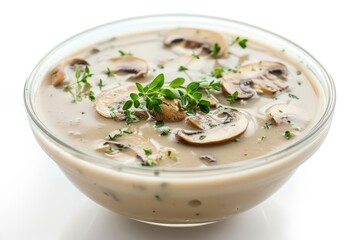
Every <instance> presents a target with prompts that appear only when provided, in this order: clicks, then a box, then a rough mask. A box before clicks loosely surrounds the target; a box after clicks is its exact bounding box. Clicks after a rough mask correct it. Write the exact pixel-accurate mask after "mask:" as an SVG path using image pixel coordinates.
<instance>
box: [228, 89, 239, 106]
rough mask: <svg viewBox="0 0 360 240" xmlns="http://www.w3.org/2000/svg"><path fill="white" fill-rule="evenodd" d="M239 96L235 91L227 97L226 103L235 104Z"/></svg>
mask: <svg viewBox="0 0 360 240" xmlns="http://www.w3.org/2000/svg"><path fill="white" fill-rule="evenodd" d="M238 95H239V93H238V91H235V92H234V93H233V94H231V95H228V96H226V101H228V102H229V103H233V102H235V100H236V99H237V98H238Z"/></svg>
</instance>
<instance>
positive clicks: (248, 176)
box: [24, 15, 335, 226]
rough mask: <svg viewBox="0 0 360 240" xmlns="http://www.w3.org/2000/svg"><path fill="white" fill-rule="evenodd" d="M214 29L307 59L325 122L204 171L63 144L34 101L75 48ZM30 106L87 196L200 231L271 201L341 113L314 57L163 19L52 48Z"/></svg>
mask: <svg viewBox="0 0 360 240" xmlns="http://www.w3.org/2000/svg"><path fill="white" fill-rule="evenodd" d="M179 26H182V27H193V28H208V29H213V30H215V31H216V30H218V31H222V32H229V33H235V34H236V35H240V36H248V37H249V38H251V39H254V40H256V41H259V42H263V43H265V44H266V45H269V46H272V47H274V48H277V49H286V54H287V55H288V56H289V57H292V58H294V59H297V60H301V61H303V62H304V63H305V64H306V65H307V68H308V69H309V71H308V72H307V74H309V75H310V76H311V77H312V78H313V79H314V80H315V82H316V85H317V88H318V89H317V90H318V95H319V97H320V98H321V99H322V101H323V108H320V110H319V111H321V113H320V118H319V121H318V122H317V123H316V124H315V125H314V126H313V128H312V129H311V130H310V131H308V132H307V133H306V134H305V135H303V136H302V137H301V138H299V139H298V140H297V141H296V142H294V143H293V144H292V145H290V146H289V147H287V148H286V149H282V150H279V151H278V152H276V153H273V154H271V155H267V156H264V157H259V158H254V159H249V160H246V161H241V162H237V163H233V164H229V165H221V166H214V167H211V168H206V169H199V168H186V169H185V168H184V169H179V168H157V167H155V168H143V167H134V166H126V165H123V164H121V163H118V162H115V161H112V160H109V159H106V158H100V157H95V156H91V155H89V154H87V153H85V152H80V151H78V150H77V149H75V148H73V147H72V146H70V145H68V144H67V143H66V142H62V141H60V140H59V139H58V138H57V137H56V134H55V133H53V132H51V131H49V130H48V129H47V127H46V124H44V122H43V121H42V120H41V119H40V118H39V117H38V115H37V112H36V106H35V105H34V102H35V101H34V100H35V97H36V91H37V88H38V86H39V84H40V83H41V81H42V80H43V76H44V75H45V74H46V72H47V71H49V69H50V68H51V67H52V66H53V65H54V64H55V63H57V62H58V61H59V60H61V59H62V58H64V57H66V56H68V55H70V54H72V53H73V52H75V51H76V50H79V49H83V48H84V47H86V46H89V45H91V44H95V43H97V42H99V41H102V40H105V39H109V38H111V37H114V36H119V35H122V34H130V33H136V32H141V31H148V30H155V29H160V28H175V27H179ZM24 97H25V105H26V110H27V114H28V119H29V122H30V125H31V128H32V130H33V133H34V135H35V137H36V139H37V141H38V142H39V144H40V145H41V147H42V148H43V149H44V151H45V152H46V153H47V154H48V155H49V156H50V157H51V158H52V159H53V160H54V161H55V162H56V163H57V164H58V165H59V167H60V168H61V169H62V171H63V172H64V173H65V174H66V176H67V177H68V178H69V179H70V180H71V181H72V182H73V184H75V185H76V186H77V187H78V188H79V190H80V191H82V192H83V193H84V194H85V195H87V196H88V197H89V198H91V199H93V200H94V201H95V202H97V203H99V204H100V205H102V206H104V207H106V208H108V209H110V210H112V211H114V212H116V213H119V214H121V215H124V216H127V217H129V218H132V219H136V220H139V221H144V222H148V223H152V224H158V225H166V226H196V225H202V224H207V223H212V222H216V221H219V220H222V219H225V218H227V217H229V216H231V215H234V214H236V213H240V212H243V211H245V210H247V209H249V208H251V207H254V206H256V205H257V204H259V203H261V202H262V201H264V200H265V199H266V198H268V197H269V196H270V195H272V194H273V193H274V192H275V191H276V190H277V189H279V187H280V186H282V185H283V184H284V182H285V181H286V180H287V179H288V178H289V177H290V176H291V174H292V173H293V172H294V171H295V170H296V168H297V167H298V166H299V165H300V164H301V163H303V162H304V161H305V160H307V159H308V158H309V157H310V156H311V155H312V154H313V153H314V152H315V151H316V150H317V149H318V147H319V146H320V145H321V144H322V142H323V141H324V139H325V137H326V135H327V133H328V131H329V128H330V125H331V120H332V116H333V113H334V107H335V87H334V83H333V81H332V79H331V77H330V76H329V75H328V73H327V72H326V71H325V70H324V68H323V67H322V66H321V65H320V63H319V62H318V61H317V60H316V59H315V58H313V57H312V56H311V55H310V54H309V53H307V52H306V51H305V50H303V49H302V48H301V47H299V46H297V45H296V44H294V43H292V42H290V41H288V40H286V39H284V38H282V37H280V36H278V35H276V34H274V33H271V32H268V31H266V30H263V29H260V28H257V27H254V26H250V25H248V24H244V23H240V22H235V21H231V20H226V19H220V18H214V17H206V16H194V15H158V16H145V17H138V18H132V19H126V20H121V21H117V22H113V23H109V24H105V25H102V26H99V27H96V28H93V29H90V30H87V31H85V32H82V33H80V34H78V35H76V36H74V37H71V38H70V39H68V40H66V41H64V42H62V43H61V44H60V45H58V46H57V47H55V48H54V49H52V50H51V51H50V52H49V53H48V54H47V55H46V56H45V57H44V58H43V59H42V60H41V61H40V62H39V64H38V65H37V66H36V67H35V69H34V70H33V72H32V73H31V75H30V76H29V78H28V80H27V81H26V85H25V91H24Z"/></svg>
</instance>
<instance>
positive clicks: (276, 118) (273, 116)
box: [265, 103, 310, 130]
mask: <svg viewBox="0 0 360 240" xmlns="http://www.w3.org/2000/svg"><path fill="white" fill-rule="evenodd" d="M265 114H266V117H267V119H269V120H271V121H273V122H274V123H275V124H276V125H280V124H284V123H287V124H291V125H292V126H293V127H294V128H295V129H298V130H302V129H304V128H305V125H306V123H307V122H309V121H310V118H309V116H308V115H307V113H306V112H305V111H303V110H302V109H300V108H298V107H296V106H294V105H290V104H285V103H279V104H275V105H273V106H271V107H269V108H268V109H267V110H266V112H265Z"/></svg>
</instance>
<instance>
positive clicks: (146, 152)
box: [144, 148, 152, 156]
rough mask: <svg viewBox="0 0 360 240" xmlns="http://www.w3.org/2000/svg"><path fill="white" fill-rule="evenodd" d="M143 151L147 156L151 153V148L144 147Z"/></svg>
mask: <svg viewBox="0 0 360 240" xmlns="http://www.w3.org/2000/svg"><path fill="white" fill-rule="evenodd" d="M144 153H145V155H146V156H149V155H151V154H152V150H151V149H150V148H144Z"/></svg>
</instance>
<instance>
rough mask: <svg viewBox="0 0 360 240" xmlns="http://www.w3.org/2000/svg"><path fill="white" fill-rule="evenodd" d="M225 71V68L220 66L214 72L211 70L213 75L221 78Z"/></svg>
mask: <svg viewBox="0 0 360 240" xmlns="http://www.w3.org/2000/svg"><path fill="white" fill-rule="evenodd" d="M223 73H224V68H222V67H219V68H215V69H214V70H213V71H212V72H211V76H214V77H216V78H221V77H222V76H223Z"/></svg>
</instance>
